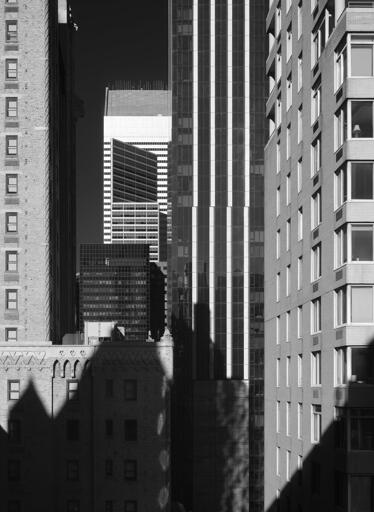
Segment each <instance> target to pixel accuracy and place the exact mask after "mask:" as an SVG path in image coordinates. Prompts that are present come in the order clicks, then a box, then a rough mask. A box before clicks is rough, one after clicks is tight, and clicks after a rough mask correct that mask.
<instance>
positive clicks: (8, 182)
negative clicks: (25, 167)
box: [5, 174, 18, 194]
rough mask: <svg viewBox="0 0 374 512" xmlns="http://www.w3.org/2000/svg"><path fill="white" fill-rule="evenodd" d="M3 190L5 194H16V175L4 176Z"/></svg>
mask: <svg viewBox="0 0 374 512" xmlns="http://www.w3.org/2000/svg"><path fill="white" fill-rule="evenodd" d="M5 189H6V193H7V194H18V175H17V174H6V175H5Z"/></svg>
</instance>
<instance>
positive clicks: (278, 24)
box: [275, 3, 282, 37]
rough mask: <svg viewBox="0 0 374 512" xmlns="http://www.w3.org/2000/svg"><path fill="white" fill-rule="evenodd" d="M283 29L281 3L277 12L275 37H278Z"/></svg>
mask: <svg viewBox="0 0 374 512" xmlns="http://www.w3.org/2000/svg"><path fill="white" fill-rule="evenodd" d="M281 28H282V8H281V5H280V3H279V4H278V5H277V8H276V10H275V37H278V36H279V34H280V31H281Z"/></svg>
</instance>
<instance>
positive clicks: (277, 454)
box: [275, 446, 280, 476]
mask: <svg viewBox="0 0 374 512" xmlns="http://www.w3.org/2000/svg"><path fill="white" fill-rule="evenodd" d="M275 471H276V474H277V475H278V476H279V475H280V448H279V446H277V447H276V450H275Z"/></svg>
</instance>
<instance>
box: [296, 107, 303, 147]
mask: <svg viewBox="0 0 374 512" xmlns="http://www.w3.org/2000/svg"><path fill="white" fill-rule="evenodd" d="M302 140H303V106H302V105H301V106H300V107H299V108H298V111H297V142H298V143H300V142H301V141H302Z"/></svg>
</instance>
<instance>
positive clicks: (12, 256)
mask: <svg viewBox="0 0 374 512" xmlns="http://www.w3.org/2000/svg"><path fill="white" fill-rule="evenodd" d="M5 270H6V272H18V252H17V251H6V252H5Z"/></svg>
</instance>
